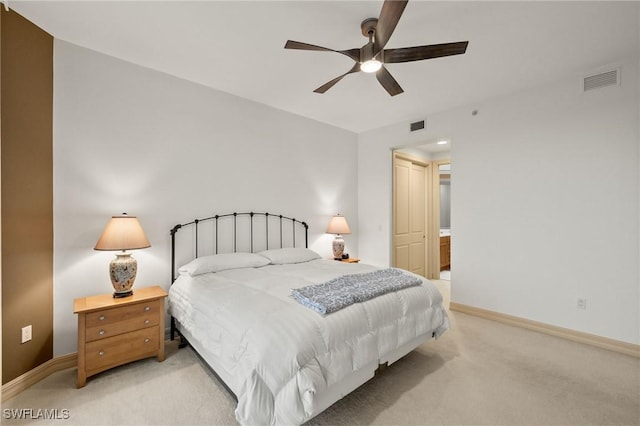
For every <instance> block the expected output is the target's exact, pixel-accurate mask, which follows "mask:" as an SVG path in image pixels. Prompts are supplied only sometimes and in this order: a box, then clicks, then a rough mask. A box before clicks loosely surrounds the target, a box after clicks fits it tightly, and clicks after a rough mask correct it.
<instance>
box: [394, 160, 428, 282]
mask: <svg viewBox="0 0 640 426" xmlns="http://www.w3.org/2000/svg"><path fill="white" fill-rule="evenodd" d="M426 182H427V167H426V166H425V165H424V164H420V163H417V162H413V161H410V160H408V159H404V158H399V157H394V164H393V185H394V187H393V208H394V215H393V216H394V227H393V228H394V229H393V265H394V266H396V267H398V268H401V269H406V270H408V271H411V272H413V273H416V274H418V275H421V276H423V277H424V276H426V275H425V274H426V267H425V264H426V250H425V248H426V216H425V214H426V200H427V198H426V189H427V186H426Z"/></svg>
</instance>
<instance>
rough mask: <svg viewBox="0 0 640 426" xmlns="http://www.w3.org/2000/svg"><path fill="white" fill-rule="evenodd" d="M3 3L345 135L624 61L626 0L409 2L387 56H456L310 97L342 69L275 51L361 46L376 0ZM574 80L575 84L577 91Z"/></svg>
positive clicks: (99, 44)
mask: <svg viewBox="0 0 640 426" xmlns="http://www.w3.org/2000/svg"><path fill="white" fill-rule="evenodd" d="M9 5H10V7H11V8H12V9H13V10H15V11H17V12H18V13H20V14H21V15H23V16H25V17H26V18H28V19H29V20H31V21H32V22H34V23H36V24H37V25H39V26H40V27H42V28H43V29H44V30H46V31H47V32H49V33H51V34H52V35H53V36H54V37H56V38H58V39H61V40H65V41H68V42H71V43H74V44H77V45H80V46H84V47H87V48H90V49H93V50H96V51H99V52H103V53H105V54H108V55H112V56H115V57H118V58H121V59H124V60H127V61H130V62H134V63H136V64H140V65H143V66H146V67H149V68H153V69H156V70H160V71H163V72H166V73H168V74H172V75H175V76H178V77H181V78H184V79H187V80H190V81H194V82H197V83H200V84H203V85H205V86H209V87H212V88H215V89H218V90H221V91H224V92H228V93H232V94H235V95H238V96H241V97H244V98H248V99H251V100H254V101H257V102H260V103H264V104H267V105H270V106H273V107H275V108H279V109H282V110H285V111H289V112H292V113H295V114H299V115H302V116H306V117H309V118H312V119H315V120H319V121H322V122H325V123H329V124H332V125H335V126H338V127H341V128H344V129H348V130H351V131H354V132H363V131H366V130H370V129H374V128H378V127H381V126H384V125H388V124H393V123H398V122H403V121H407V122H409V121H415V120H419V119H422V118H424V117H426V116H427V115H428V114H431V113H434V112H438V111H444V110H447V109H451V108H455V107H458V106H463V105H473V104H476V103H479V102H482V101H485V100H487V99H489V98H493V97H496V96H500V95H503V94H506V93H510V92H515V91H519V90H522V89H525V88H532V87H536V86H539V85H543V84H545V83H547V82H550V81H552V80H555V79H558V78H562V77H568V76H575V77H576V80H577V79H579V78H580V77H581V76H582V75H583V73H584V72H588V71H590V70H592V69H595V68H598V67H601V66H603V65H608V64H610V63H615V62H619V61H621V60H622V59H624V58H627V57H629V55H637V50H638V44H639V35H638V23H639V22H638V21H639V16H640V15H639V10H640V8H639V5H640V3H638V2H610V1H602V2H573V1H572V2H536V1H533V2H482V1H480V2H479V1H474V2H458V1H416V0H414V1H410V2H409V4H408V5H407V8H406V9H405V12H404V14H403V16H402V18H401V20H400V22H399V24H398V26H397V27H396V30H395V32H394V33H393V36H392V37H391V39H390V41H389V43H388V44H387V48H397V47H407V46H416V45H424V44H436V43H446V42H454V41H464V40H468V41H469V47H468V49H467V53H466V54H464V55H458V56H451V57H446V58H439V59H432V60H427V61H420V62H410V63H402V64H390V65H388V66H387V68H388V69H389V71H390V72H391V73H392V74H393V76H394V77H395V78H396V80H397V81H398V83H400V85H401V86H402V87H403V88H404V90H405V93H403V94H400V95H398V96H395V97H391V96H389V95H388V94H387V92H386V91H385V90H384V89H383V88H382V87H381V86H380V85H379V84H378V82H377V80H376V79H375V76H373V75H369V74H364V73H356V74H352V75H349V76H347V77H345V78H344V79H343V80H342V81H341V82H339V83H338V84H337V85H336V86H334V87H333V88H332V89H331V90H329V91H328V92H327V93H326V94H324V95H319V94H316V93H313V92H312V91H313V89H315V88H316V87H318V86H320V85H321V84H323V83H325V82H327V81H329V80H331V79H332V78H334V77H336V76H338V75H340V74H342V73H344V72H346V71H347V70H349V69H350V68H351V66H352V64H353V62H352V61H351V60H350V59H349V58H347V57H345V56H343V55H340V54H336V53H331V52H307V51H298V50H285V49H284V48H283V46H284V44H285V42H286V40H287V39H292V40H296V41H303V42H307V43H311V44H316V45H321V46H325V47H329V48H333V49H338V50H342V49H349V48H354V47H360V46H362V45H363V44H364V43H366V41H367V40H366V39H365V38H364V37H363V36H362V34H361V33H360V22H361V21H362V20H363V19H365V18H368V17H377V16H378V15H379V13H380V8H381V6H382V2H381V1H352V2H347V1H335V2H334V1H283V2H275V1H231V2H221V1H204V2H190V1H141V2H132V1H125V2H116V1H71V2H63V1H51V0H49V1H26V0H11V1H10V2H9ZM576 84H577V83H576Z"/></svg>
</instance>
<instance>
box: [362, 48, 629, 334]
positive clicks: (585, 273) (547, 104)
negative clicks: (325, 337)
mask: <svg viewBox="0 0 640 426" xmlns="http://www.w3.org/2000/svg"><path fill="white" fill-rule="evenodd" d="M622 65H623V66H622V86H620V87H612V88H606V89H600V90H596V91H592V92H589V93H586V94H581V93H580V92H579V90H578V81H579V79H580V77H581V76H571V77H568V78H566V79H562V80H559V81H557V82H556V83H553V84H549V85H548V86H546V87H540V88H536V89H535V90H530V91H527V92H523V93H518V94H514V95H512V96H509V97H505V98H501V99H495V100H492V101H488V102H486V103H484V104H482V105H473V106H469V107H465V108H460V109H456V110H453V111H448V112H444V113H441V114H436V115H433V116H428V117H427V126H426V127H427V128H426V130H424V131H422V132H415V133H409V123H399V124H397V125H394V126H389V127H385V128H382V129H377V130H375V131H371V132H367V133H364V134H362V135H360V136H359V143H358V152H359V156H358V184H359V185H358V190H359V196H360V198H359V206H358V213H359V234H358V235H359V247H360V257H361V258H362V259H363V260H364V261H368V262H371V263H375V264H379V265H387V264H388V263H389V259H390V247H391V240H390V236H391V230H390V224H391V148H392V147H394V146H398V145H402V144H406V145H417V144H418V143H419V142H420V140H423V141H424V140H432V139H434V138H437V137H447V138H450V139H451V141H452V145H451V160H452V166H453V167H454V168H455V174H453V175H452V206H451V209H452V230H453V235H452V248H451V250H452V253H451V256H452V301H453V302H457V303H462V304H466V305H471V306H475V307H480V308H484V309H489V310H492V311H497V312H501V313H505V314H510V315H515V316H518V317H522V318H527V319H531V320H535V321H541V322H544V323H548V324H553V325H557V326H560V327H566V328H570V329H574V330H579V331H583V332H587V333H592V334H596V335H600V336H605V337H609V338H613V339H617V340H621V341H626V342H632V343H636V344H637V343H640V337H639V336H640V313H639V311H640V306H639V304H638V301H639V300H640V276H639V271H638V262H639V260H638V259H639V256H640V253H639V248H638V244H639V240H638V232H639V220H640V209H639V184H638V179H639V163H638V160H639V146H638V145H639V142H638V141H639V136H640V135H639V128H638V112H639V111H638V110H639V98H640V96H639V85H638V59H637V57H634V58H630V59H629V60H628V62H624V63H623V64H622ZM474 109H478V111H479V113H478V115H476V116H472V114H471V112H472V110H474ZM577 298H586V299H587V309H586V310H577V309H576V299H577Z"/></svg>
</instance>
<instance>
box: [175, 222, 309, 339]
mask: <svg viewBox="0 0 640 426" xmlns="http://www.w3.org/2000/svg"><path fill="white" fill-rule="evenodd" d="M244 216H249V225H248V226H249V247H250V251H251V253H253V252H254V246H255V244H254V240H255V238H254V232H253V231H254V217H255V216H264V225H265V233H264V242H265V246H266V249H267V250H269V248H270V247H269V236H270V234H269V232H270V230H271V232H279V237H280V238H279V248H285V247H296V227H297V228H298V229H299V230H304V246H305V248H308V247H309V225H308V224H307V223H306V222H303V221H300V220H297V219H295V218H292V217H287V216H283V215H281V214H280V215H278V214H272V213H256V212H245V213H237V212H234V213H227V214H222V215H214V216H210V217H206V218H203V219H194V220H192V221H191V222H188V223H183V224H178V225H176V226H174V227H173V228H171V230H170V231H169V232H170V233H171V281H170V282H171V283H172V284H173V282H174V281H175V279H176V278H177V277H176V234H177V232H178V231H179V230H180V229H182V228H186V227H190V226H194V228H195V236H194V245H193V248H194V253H195V257H196V258H197V257H198V250H199V245H198V242H199V237H200V231H201V230H200V229H199V224H201V223H202V222H209V221H215V223H214V230H215V232H214V235H215V237H214V240H213V242H214V254H218V248H219V244H218V234H219V233H218V224H219V221H220V220H221V219H225V218H231V217H232V218H233V220H232V225H233V246H232V247H233V252H234V253H235V252H236V250H237V248H238V217H244ZM270 222H272V225H274V223H275V225H276V226H275V227H276V230H275V231H274V230H273V226H272V227H271V228H270V227H269V223H270ZM283 222H284V223H285V225H286V226H288V225H289V224H290V225H291V229H292V233H291V244H290V245H286V244H285V240H284V236H283ZM175 333H176V324H175V318H174V317H173V316H172V317H171V340H174V338H175ZM178 333H180V332H179V331H178ZM180 337H181V341H182V342H183V343H182V344H181V345H180V346H181V347H183V346H184V345H186V343H184V342H185V341H186V340H185V339H184V338H183V337H182V335H180Z"/></svg>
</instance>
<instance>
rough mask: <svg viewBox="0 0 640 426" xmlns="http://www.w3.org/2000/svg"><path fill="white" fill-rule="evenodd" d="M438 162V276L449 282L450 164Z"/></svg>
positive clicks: (447, 161)
mask: <svg viewBox="0 0 640 426" xmlns="http://www.w3.org/2000/svg"><path fill="white" fill-rule="evenodd" d="M443 161H446V162H442V161H438V162H436V163H437V169H438V177H437V182H434V189H435V188H436V187H437V195H436V196H435V198H437V199H438V202H439V208H438V212H439V215H438V216H439V220H438V231H439V235H440V260H439V265H440V276H439V278H440V279H441V280H447V281H451V162H450V161H449V160H443Z"/></svg>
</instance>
